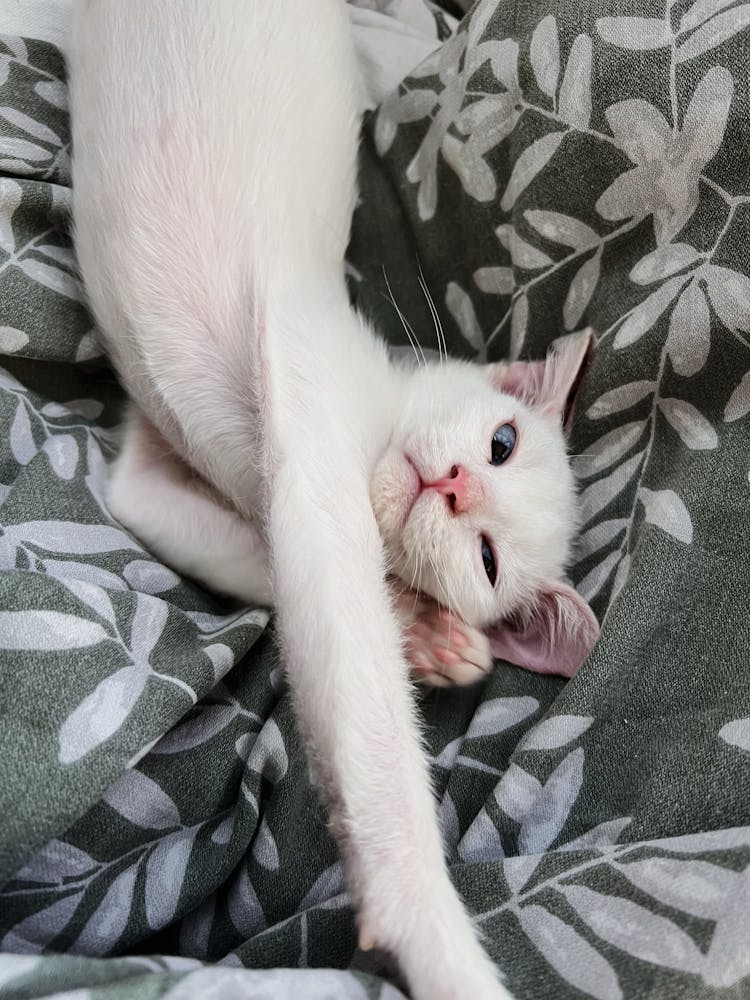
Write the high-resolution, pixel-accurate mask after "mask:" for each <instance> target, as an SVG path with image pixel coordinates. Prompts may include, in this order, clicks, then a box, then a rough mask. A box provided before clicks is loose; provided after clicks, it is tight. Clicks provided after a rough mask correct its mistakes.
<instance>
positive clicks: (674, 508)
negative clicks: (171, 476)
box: [0, 0, 750, 1000]
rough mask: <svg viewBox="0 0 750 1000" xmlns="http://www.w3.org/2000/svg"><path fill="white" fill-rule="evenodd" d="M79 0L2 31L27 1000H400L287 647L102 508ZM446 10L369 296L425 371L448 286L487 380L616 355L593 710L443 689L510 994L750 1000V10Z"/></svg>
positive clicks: (8, 799)
mask: <svg viewBox="0 0 750 1000" xmlns="http://www.w3.org/2000/svg"><path fill="white" fill-rule="evenodd" d="M401 2H402V0H368V2H365V0H363V2H361V3H360V4H359V6H360V7H361V8H370V11H369V14H367V16H370V15H373V16H375V15H377V16H380V17H383V18H387V17H388V16H394V17H395V16H397V15H398V11H399V8H400V6H401ZM58 6H59V5H56V4H50V5H49V8H46V7H45V5H44V4H43V3H40V2H38V0H34V2H33V3H30V4H29V8H28V9H29V10H32V9H33V11H34V12H35V16H36V17H37V19H38V22H35V23H39V25H40V30H39V32H38V34H36V35H35V36H34V37H31V35H32V34H33V32H27V34H26V37H20V36H19V33H18V31H17V30H16V29H15V28H13V24H12V21H11V18H10V15H8V16H7V24H6V26H5V27H4V26H3V23H2V22H0V352H2V353H3V355H4V357H3V358H2V359H0V361H1V363H2V370H1V371H0V760H1V761H2V767H1V769H0V887H1V888H0V952H2V954H1V955H0V996H2V997H4V998H6V997H7V998H11V997H12V998H14V1000H21V998H35V997H42V996H51V995H55V994H63V993H64V994H65V996H67V997H75V998H76V1000H84V998H85V1000H105V998H106V1000H110V998H112V1000H114V998H119V997H127V998H136V1000H146V998H155V997H162V996H167V997H169V998H170V1000H177V998H182V997H184V998H194V997H211V996H216V997H218V996H221V997H222V998H223V1000H227V998H229V1000H231V998H233V997H243V998H252V997H258V998H260V997H268V996H273V997H275V998H283V997H289V998H292V997H294V998H298V997H310V998H314V997H319V998H321V1000H322V998H364V997H370V998H375V997H379V998H381V1000H387V998H395V997H398V996H401V995H402V994H401V993H400V992H399V989H398V986H397V985H394V984H392V982H391V981H389V979H388V977H389V976H390V974H391V973H390V970H389V967H388V966H387V965H386V964H383V963H382V962H381V961H380V959H378V957H377V956H374V957H373V956H371V957H369V958H366V957H365V956H362V955H360V954H358V953H355V930H354V922H353V914H352V910H351V907H350V904H349V899H348V897H347V894H346V891H345V889H344V884H343V879H342V870H341V865H340V862H339V859H338V855H337V851H336V847H335V845H334V843H333V841H332V838H331V836H330V834H329V833H328V831H327V828H326V815H325V811H324V809H323V807H322V806H321V805H320V803H319V800H318V796H317V792H316V789H315V787H314V785H313V784H312V783H311V780H312V779H311V774H310V772H309V770H308V767H307V765H306V763H305V761H304V759H303V756H302V753H301V748H300V741H299V737H298V735H297V732H296V729H295V725H294V720H293V717H292V712H291V706H290V698H289V694H288V692H287V690H286V687H285V682H284V677H283V665H282V664H281V663H280V660H279V654H278V651H277V647H276V644H275V641H274V632H273V625H272V619H271V620H269V616H268V615H267V613H266V612H265V611H261V610H257V609H252V608H251V609H246V608H237V607H236V606H234V605H233V604H231V602H228V601H226V600H223V599H220V598H218V597H216V596H215V595H213V594H210V593H208V592H207V591H205V590H203V589H202V588H200V587H199V586H198V585H196V584H195V583H194V582H192V581H190V580H185V579H180V578H179V577H178V576H177V575H176V574H175V573H174V572H173V571H172V570H171V569H169V568H168V567H166V566H164V565H162V564H161V563H159V562H158V561H157V560H156V559H154V557H153V556H152V555H151V554H150V553H149V552H147V551H145V550H144V548H143V547H142V546H141V545H140V544H139V542H138V541H137V540H136V539H134V538H133V537H132V536H131V535H129V534H128V533H127V532H126V531H125V530H123V528H122V527H121V526H120V525H119V524H117V523H116V522H115V521H114V520H113V518H112V517H111V516H110V515H109V513H108V511H107V508H106V505H105V503H104V501H103V498H102V486H103V482H104V480H105V477H106V469H107V464H108V462H110V461H111V459H112V457H113V455H114V454H115V453H116V451H117V447H118V438H117V427H118V424H119V421H120V416H121V408H122V393H121V391H120V389H119V388H118V386H117V384H116V381H115V379H114V377H113V375H112V372H111V371H110V369H109V368H108V367H107V365H106V362H105V360H104V359H103V358H102V357H101V354H100V350H99V347H98V345H97V341H96V336H95V331H94V330H93V328H92V321H91V318H90V316H89V315H88V313H87V311H86V307H85V304H84V301H83V297H82V293H81V288H80V285H79V283H78V280H77V278H76V273H75V263H74V258H73V254H72V250H71V243H70V238H69V235H68V232H67V228H66V227H67V221H68V207H69V154H70V149H69V123H68V116H67V110H66V91H65V82H64V81H65V74H64V63H63V58H62V55H61V53H60V51H59V49H58V47H57V46H56V45H55V44H54V37H53V34H52V35H51V34H50V32H48V31H47V27H46V25H47V22H46V21H45V17H46V16H47V14H49V12H50V11H51V10H53V8H54V9H56V8H57V7H58ZM410 6H411V7H412V9H413V8H414V4H413V3H412V4H410ZM11 8H13V9H15V8H16V5H15V4H11V3H3V4H1V5H0V11H5V12H6V13H7V11H10V10H11ZM615 8H617V9H615ZM53 12H54V11H53ZM456 12H457V11H456V10H455V9H453V13H454V14H455V13H456ZM366 13H367V12H366ZM429 13H430V16H431V17H433V18H434V20H435V26H434V30H435V41H434V46H433V45H429V46H428V48H429V49H432V48H433V47H434V48H435V51H434V54H432V55H427V58H426V61H425V60H424V59H423V57H422V56H420V58H422V61H421V62H420V65H419V66H418V67H417V68H416V69H415V70H414V71H413V72H412V73H411V75H410V76H409V77H408V78H407V79H406V81H405V82H404V83H403V84H401V85H399V86H398V87H396V89H395V90H392V92H391V94H390V96H387V97H386V98H385V100H384V101H383V102H382V103H381V105H380V107H379V108H378V109H377V110H374V111H373V112H372V113H371V114H370V115H369V116H368V117H367V118H366V120H365V124H364V129H363V142H362V151H361V204H360V206H359V209H358V212H357V215H356V218H355V223H354V230H353V238H352V244H351V249H350V257H349V268H348V273H349V277H350V284H351V292H352V296H353V298H354V299H355V301H356V302H357V303H358V304H359V306H360V307H361V308H362V309H363V310H364V311H365V312H366V313H367V314H368V315H370V316H371V317H372V318H373V319H374V320H375V322H376V323H377V324H378V325H379V327H380V328H381V329H382V330H383V332H384V333H385V334H386V336H387V337H388V338H389V339H390V341H391V342H392V343H393V344H396V345H404V344H407V338H406V336H405V335H404V332H403V330H402V327H401V323H400V320H399V317H398V314H397V310H396V309H395V308H394V305H393V303H392V301H391V297H390V293H389V292H388V289H387V287H386V282H385V279H386V277H387V279H388V281H389V283H390V288H391V290H392V293H393V298H394V299H395V302H396V303H397V305H398V308H399V310H400V311H401V312H403V314H404V316H405V317H406V319H407V320H408V321H409V322H410V323H411V324H412V326H413V327H414V329H415V331H416V332H417V334H418V336H419V338H420V340H421V341H422V342H423V343H424V344H425V346H426V347H430V346H434V345H435V336H436V334H435V327H434V324H433V320H432V316H431V313H430V309H429V307H428V305H427V303H426V301H425V298H424V297H423V295H422V292H421V289H420V283H419V278H420V272H421V273H423V275H424V280H425V282H426V285H427V287H428V288H429V290H430V292H431V294H432V296H433V298H434V302H435V307H436V310H437V315H438V317H439V320H440V322H441V323H442V325H443V328H444V330H445V335H446V337H447V340H448V344H449V347H450V349H451V350H452V351H453V352H454V353H456V354H458V355H462V356H465V357H475V358H477V359H479V360H483V359H490V360H492V359H496V358H499V357H503V356H511V357H514V358H515V357H541V356H543V354H544V352H545V349H546V346H547V345H548V343H549V342H550V341H551V340H552V339H554V338H555V337H556V336H558V335H560V334H561V333H564V332H565V331H568V330H574V329H578V328H580V327H581V326H583V325H586V324H589V325H591V326H593V327H594V328H595V330H596V331H597V333H598V337H599V346H598V351H597V354H596V356H595V359H594V362H593V366H592V368H591V370H590V373H589V375H588V378H587V380H586V382H585V384H584V387H583V390H582V396H581V398H580V401H579V405H578V409H577V412H576V418H575V424H574V428H573V436H572V445H571V448H572V452H573V454H574V456H575V458H574V462H575V469H576V473H577V475H578V477H579V480H580V491H581V508H582V516H581V535H580V542H579V544H578V549H577V555H576V563H575V565H574V566H573V567H572V577H573V580H574V582H575V583H576V585H577V586H578V588H579V589H580V591H581V592H582V593H583V594H584V595H585V596H586V597H587V598H588V599H589V600H590V601H591V602H592V605H593V607H594V609H595V611H596V612H597V614H598V616H599V618H600V619H601V621H602V635H601V640H600V642H599V643H598V645H597V647H596V648H595V650H594V651H593V653H592V654H591V656H590V657H589V659H588V660H587V662H586V663H585V664H584V666H583V668H582V669H581V671H580V673H579V674H578V675H577V676H576V677H575V678H574V679H573V680H572V681H570V682H569V683H567V684H564V683H563V682H562V681H561V680H560V679H557V678H553V677H543V676H537V675H532V674H530V673H526V672H524V671H522V670H519V669H518V668H515V667H511V666H508V665H507V664H503V663H498V664H497V668H496V670H495V671H494V673H493V674H492V676H491V677H490V678H489V680H488V681H487V683H486V684H485V685H484V686H483V687H478V688H476V689H471V690H457V691H445V690H439V691H436V692H433V693H431V694H427V695H425V696H422V700H421V706H422V710H423V714H424V719H425V727H426V735H427V739H428V743H429V748H430V752H431V754H432V758H433V765H434V777H435V789H436V794H437V798H438V801H439V811H440V817H441V821H442V825H443V831H444V837H445V844H446V851H447V854H448V857H449V859H450V865H451V870H452V874H453V877H454V879H455V883H456V886H457V887H458V889H459V891H460V892H461V893H462V895H463V897H464V898H465V900H466V902H467V904H468V906H469V907H470V909H471V910H472V911H473V912H474V913H475V914H476V917H477V920H478V922H479V924H480V925H481V927H482V929H483V931H484V934H485V936H486V943H487V948H488V949H489V951H490V952H491V953H492V954H493V956H494V957H495V958H496V959H497V961H498V964H499V966H500V967H501V969H502V970H503V974H504V976H505V978H506V981H507V984H508V986H509V988H510V989H511V990H512V991H513V993H514V995H515V996H517V997H518V998H528V1000H542V998H547V997H551V996H554V997H556V998H560V1000H566V998H576V997H596V998H601V1000H614V998H619V997H632V998H636V997H637V998H639V1000H643V998H646V997H648V998H653V1000H664V998H669V997H691V998H696V997H714V996H716V997H723V998H728V997H736V998H739V997H742V996H747V995H748V991H750V936H749V932H748V927H749V926H750V624H749V616H748V607H749V605H750V570H749V568H748V567H749V566H750V532H748V526H747V512H748V501H749V500H750V479H749V469H750V434H749V433H748V413H750V277H749V276H748V275H749V274H750V261H749V260H748V233H749V232H750V166H749V164H750V160H749V159H748V155H747V135H748V130H749V129H750V73H749V72H748V52H749V51H750V5H748V4H745V3H736V2H734V3H733V2H732V0H676V2H670V3H668V4H665V2H664V0H640V2H639V3H629V4H627V5H613V4H611V3H609V2H608V0H586V2H583V3H581V4H571V3H568V2H566V0H557V2H555V0H539V2H535V3H533V4H528V3H522V2H521V0H503V2H500V3H495V2H494V0H481V2H480V3H479V4H478V5H477V6H475V7H474V9H473V11H472V12H471V13H470V15H469V16H467V17H466V18H465V19H464V20H463V21H462V22H461V23H460V25H459V26H458V28H457V30H455V31H453V32H452V33H451V30H452V28H453V26H454V22H453V21H452V20H451V19H450V18H446V17H445V16H444V15H443V14H442V13H441V12H440V11H438V10H437V9H436V8H435V7H434V6H433V7H430V10H429ZM0 16H2V14H0ZM425 23H426V22H425ZM6 28H7V29H8V30H7V31H6ZM415 30H416V29H415ZM441 39H444V40H443V41H442V44H441V41H440V40H441ZM290 72H293V67H290ZM233 99H234V98H233ZM236 99H242V97H241V95H236ZM352 669H353V670H356V664H352ZM334 723H335V720H334V721H332V724H334ZM408 904H409V901H408V900H405V901H404V905H408Z"/></svg>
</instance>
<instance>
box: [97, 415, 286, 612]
mask: <svg viewBox="0 0 750 1000" xmlns="http://www.w3.org/2000/svg"><path fill="white" fill-rule="evenodd" d="M107 505H108V507H109V511H110V513H111V514H112V515H113V517H115V518H116V519H117V520H118V521H119V522H120V523H121V524H123V525H124V526H125V527H126V528H127V529H128V530H129V531H131V532H132V533H133V534H134V535H135V536H136V537H137V538H139V539H140V540H141V541H142V542H144V543H145V545H146V546H147V548H148V549H149V550H150V551H151V552H153V553H154V554H155V555H157V556H159V558H161V559H163V560H164V562H165V563H167V564H168V565H169V566H171V567H173V568H174V569H176V570H178V571H179V572H181V573H183V574H185V575H187V576H191V577H194V578H195V579H197V580H198V581H200V582H201V583H203V584H205V585H206V586H208V587H210V588H211V589H213V590H218V591H220V592H222V593H225V594H229V595H231V596H232V597H238V598H239V599H240V600H242V601H245V602H247V603H251V604H263V605H270V604H271V585H270V578H269V571H268V552H267V550H266V546H265V544H264V542H263V540H262V539H261V537H260V535H259V533H258V531H257V530H256V529H255V527H254V526H253V525H252V524H250V523H248V522H247V521H245V520H244V519H243V518H241V517H240V515H239V514H237V513H236V512H235V511H234V510H232V509H231V508H229V507H227V506H225V505H224V504H223V503H222V502H221V500H220V499H219V497H218V496H217V495H216V494H215V493H214V491H213V489H212V488H211V487H210V486H208V485H207V484H206V483H205V482H204V481H203V480H202V479H200V478H199V477H198V476H197V475H196V474H195V473H194V472H193V470H192V469H191V468H190V467H189V466H188V465H187V464H186V463H185V462H184V461H183V460H182V459H181V458H180V456H179V455H178V454H177V453H176V452H175V451H174V449H173V448H172V447H171V445H170V444H169V442H168V441H167V440H166V439H165V438H164V437H163V436H162V435H161V434H160V432H159V431H158V430H157V429H156V427H154V425H153V424H152V423H151V422H150V421H148V420H147V419H146V418H145V417H144V416H143V414H142V413H141V412H140V411H139V410H138V409H137V408H136V407H135V406H131V408H130V411H129V414H128V418H127V421H126V424H125V433H124V437H123V444H122V449H121V451H120V454H119V456H118V458H117V460H116V461H115V464H114V468H113V471H112V475H111V478H110V482H109V485H108V490H107Z"/></svg>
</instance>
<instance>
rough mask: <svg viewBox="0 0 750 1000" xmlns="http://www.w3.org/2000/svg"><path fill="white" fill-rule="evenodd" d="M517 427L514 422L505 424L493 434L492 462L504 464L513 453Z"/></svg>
mask: <svg viewBox="0 0 750 1000" xmlns="http://www.w3.org/2000/svg"><path fill="white" fill-rule="evenodd" d="M516 437H517V435H516V429H515V427H514V426H513V424H503V425H502V426H501V427H498V429H497V430H496V431H495V433H494V434H493V435H492V464H493V465H502V464H503V462H507V461H508V459H509V458H510V456H511V455H512V454H513V449H514V448H515V446H516Z"/></svg>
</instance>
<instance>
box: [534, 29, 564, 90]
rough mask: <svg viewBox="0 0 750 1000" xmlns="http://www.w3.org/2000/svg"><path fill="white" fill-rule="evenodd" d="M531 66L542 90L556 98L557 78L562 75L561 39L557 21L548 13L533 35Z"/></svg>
mask: <svg viewBox="0 0 750 1000" xmlns="http://www.w3.org/2000/svg"><path fill="white" fill-rule="evenodd" d="M529 54H530V56H531V67H532V69H533V70H534V76H535V77H536V80H537V83H538V84H539V87H540V89H541V90H543V91H544V93H545V94H547V96H548V97H552V98H554V96H555V92H556V90H557V78H558V76H559V75H560V41H559V39H558V37H557V22H556V21H555V18H554V16H553V15H552V14H548V15H547V16H546V17H544V18H542V20H541V21H540V22H539V24H538V26H537V28H536V31H535V32H534V34H533V35H532V36H531V51H530V53H529Z"/></svg>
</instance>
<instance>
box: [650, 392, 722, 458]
mask: <svg viewBox="0 0 750 1000" xmlns="http://www.w3.org/2000/svg"><path fill="white" fill-rule="evenodd" d="M659 409H660V410H661V412H662V413H663V414H664V416H665V417H666V418H667V420H668V421H669V423H670V424H671V425H672V427H674V429H675V430H676V431H677V433H678V434H679V435H680V437H681V438H682V442H683V444H685V445H686V446H687V447H688V448H692V449H693V450H698V451H705V450H706V449H710V448H716V447H717V445H718V443H719V438H718V435H717V433H716V431H715V430H714V429H713V427H712V426H711V424H710V423H709V421H708V420H706V418H705V417H704V416H703V414H702V413H699V412H698V410H696V408H695V407H694V406H693V404H692V403H688V402H687V401H686V400H684V399H660V400H659Z"/></svg>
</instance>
